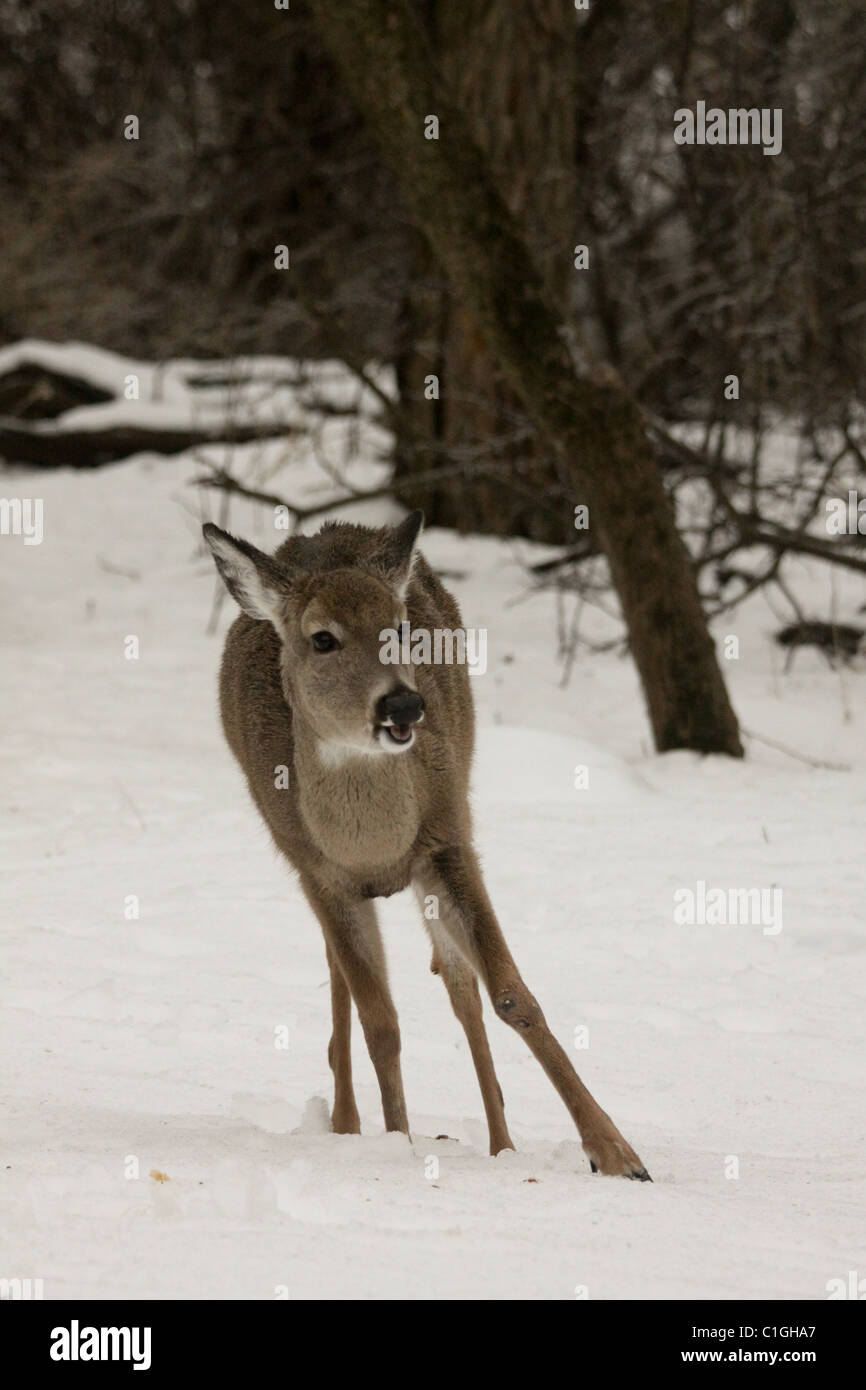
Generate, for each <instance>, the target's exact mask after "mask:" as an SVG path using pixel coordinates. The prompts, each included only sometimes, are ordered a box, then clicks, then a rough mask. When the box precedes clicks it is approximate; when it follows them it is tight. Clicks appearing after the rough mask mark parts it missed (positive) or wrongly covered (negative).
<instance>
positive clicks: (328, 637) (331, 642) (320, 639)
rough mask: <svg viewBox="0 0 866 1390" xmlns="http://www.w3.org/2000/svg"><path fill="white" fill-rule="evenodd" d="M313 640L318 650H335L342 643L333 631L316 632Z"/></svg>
mask: <svg viewBox="0 0 866 1390" xmlns="http://www.w3.org/2000/svg"><path fill="white" fill-rule="evenodd" d="M312 642H313V647H314V648H315V650H316V651H317V652H333V651H335V650H336V648H337V647H339V645H340V644H339V642H338V641H337V639H336V637H335V636H334V634H333V633H332V632H314V633H313V637H312Z"/></svg>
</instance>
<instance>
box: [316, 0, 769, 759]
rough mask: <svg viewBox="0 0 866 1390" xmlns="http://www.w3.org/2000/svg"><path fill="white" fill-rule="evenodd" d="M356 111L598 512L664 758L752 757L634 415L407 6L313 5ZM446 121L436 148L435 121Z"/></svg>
mask: <svg viewBox="0 0 866 1390" xmlns="http://www.w3.org/2000/svg"><path fill="white" fill-rule="evenodd" d="M311 4H312V10H313V13H314V15H315V17H316V21H317V23H318V25H319V28H320V30H321V32H322V35H323V37H324V39H325V41H326V43H327V44H328V46H329V48H330V49H331V52H332V53H333V55H334V57H335V59H336V60H337V63H338V65H339V67H340V68H341V70H342V72H343V75H344V77H345V80H346V82H347V83H348V85H349V87H350V89H351V91H352V93H353V95H354V98H355V100H356V102H357V104H358V107H359V109H360V110H361V112H362V114H363V115H364V116H365V117H366V119H367V120H368V121H369V123H370V124H371V126H372V128H373V129H374V131H375V133H376V135H377V138H378V139H379V142H380V144H381V146H382V148H383V150H384V152H385V155H386V157H387V159H388V160H389V162H390V163H391V164H392V166H393V167H394V169H395V170H396V172H397V174H398V177H399V178H400V181H401V183H402V186H403V190H404V194H405V196H406V198H407V200H408V202H409V204H410V206H411V208H412V210H413V213H414V216H415V218H416V221H417V223H418V225H419V226H420V227H421V228H423V230H424V233H425V235H426V237H427V238H428V240H429V242H430V244H431V246H432V248H433V251H434V253H435V255H436V258H437V260H438V262H439V264H440V265H441V266H442V267H443V269H444V270H445V272H446V273H447V275H448V278H449V280H450V282H451V284H452V286H453V288H454V290H455V292H456V293H458V294H459V295H460V296H461V299H462V300H463V302H465V304H466V305H467V307H468V308H469V309H470V310H471V312H472V315H473V318H474V320H475V322H476V324H477V325H478V329H479V331H480V332H481V333H482V334H483V336H484V339H485V341H486V342H487V343H489V344H490V346H491V348H492V350H493V352H494V353H495V355H496V359H497V361H498V362H499V364H500V366H501V368H502V370H503V372H504V373H505V375H506V377H507V379H508V381H509V382H510V384H511V385H512V387H513V388H514V389H515V390H516V391H517V392H518V393H519V394H520V397H521V399H522V400H523V402H524V405H525V407H526V410H527V413H528V414H529V415H530V416H531V418H532V419H533V421H534V422H535V423H536V425H537V426H538V429H539V432H540V433H541V434H542V435H543V436H544V438H545V439H546V441H547V443H548V446H549V447H550V449H551V451H552V452H553V454H554V457H555V459H556V461H557V466H558V469H559V470H560V474H561V477H562V479H563V480H564V481H567V482H570V484H571V488H572V491H573V492H574V491H578V490H579V493H580V495H581V496H582V498H583V500H584V501H585V502H586V504H587V505H588V507H589V509H590V520H591V524H592V526H593V528H594V529H595V531H596V534H597V535H598V538H599V541H600V543H601V545H602V547H603V548H604V550H605V553H606V555H607V557H608V562H609V564H610V569H611V575H612V578H613V582H614V585H615V586H616V590H617V593H618V595H619V599H620V603H621V605H622V611H623V616H624V618H625V621H626V624H627V626H628V632H629V639H630V643H631V650H632V654H633V656H634V659H635V661H636V663H637V667H638V671H639V672H640V677H641V681H642V683H643V688H644V693H645V696H646V701H647V706H648V709H649V715H650V721H651V723H652V728H653V734H654V737H655V743H656V747H657V748H658V749H659V750H664V749H670V748H694V749H698V750H700V751H702V752H723V753H730V754H732V755H734V756H742V746H741V744H740V739H739V732H738V728H737V721H736V717H735V715H734V712H733V710H732V708H731V704H730V701H729V699H728V694H727V691H726V689H725V685H724V681H723V680H722V676H721V672H720V670H719V666H718V663H717V661H716V657H715V652H714V649H713V644H712V642H711V640H710V636H709V633H708V632H707V627H706V622H705V620H704V615H703V611H702V609H701V603H700V598H699V596H698V592H697V587H696V584H695V578H694V573H693V571H692V567H691V564H690V561H689V557H688V554H687V552H686V549H685V546H684V544H683V542H682V540H681V538H680V536H679V534H678V532H677V529H676V526H675V524H674V517H673V513H672V511H671V508H670V505H669V503H668V500H667V498H666V496H665V492H664V489H663V487H662V483H661V477H660V475H659V471H658V469H657V467H656V463H655V459H654V458H653V455H652V451H651V449H650V446H649V443H648V441H647V437H646V430H645V427H644V421H643V418H642V416H641V413H640V411H639V410H638V408H637V406H636V405H635V404H634V402H633V401H632V400H631V398H630V397H629V396H628V395H627V394H626V393H625V391H624V389H623V388H622V387H621V386H620V385H619V384H618V383H617V382H615V381H613V380H610V379H605V380H588V379H581V378H580V377H579V376H578V374H577V372H576V370H575V366H574V362H573V360H572V357H571V354H570V352H569V349H568V346H567V343H566V335H565V325H564V323H563V322H562V319H561V317H559V316H557V314H556V313H555V312H554V311H553V310H552V309H551V307H550V306H549V304H548V302H547V299H546V297H545V294H544V291H543V287H542V283H541V279H540V276H539V274H538V271H537V270H536V268H535V266H534V264H533V262H532V259H531V257H530V255H529V252H528V251H527V248H526V244H525V241H524V239H523V238H522V236H521V234H520V231H519V228H518V225H517V223H516V221H515V219H514V218H513V216H512V215H511V213H510V212H509V211H508V208H507V207H506V206H505V204H504V202H503V200H502V198H501V197H500V195H499V193H498V191H497V189H496V186H495V184H494V183H493V181H492V180H491V178H490V175H489V173H488V170H487V166H486V162H485V159H484V157H483V155H482V154H481V152H480V150H479V148H478V146H477V144H476V143H475V141H474V140H473V139H472V137H471V135H470V132H469V130H468V129H467V127H466V123H465V121H464V120H463V118H462V115H461V113H460V111H459V109H457V108H456V107H454V106H452V105H451V104H450V103H449V101H448V100H447V98H446V94H445V92H444V90H443V86H442V83H441V81H440V79H439V77H438V73H437V71H436V66H435V61H434V59H433V56H432V54H431V53H430V52H429V49H428V47H427V45H426V43H425V41H424V35H423V34H422V33H421V32H420V30H419V28H418V25H417V22H416V20H415V18H414V17H413V15H412V12H411V11H410V9H409V7H408V5H407V4H406V0H353V3H352V4H351V5H346V3H345V0H311ZM430 114H434V115H437V116H438V117H439V122H440V127H439V129H440V138H439V140H438V141H437V140H425V138H424V122H425V118H426V117H427V116H428V115H430Z"/></svg>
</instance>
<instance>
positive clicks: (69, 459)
mask: <svg viewBox="0 0 866 1390" xmlns="http://www.w3.org/2000/svg"><path fill="white" fill-rule="evenodd" d="M296 432H297V431H296V429H294V428H293V427H292V426H290V425H277V424H274V423H267V422H262V423H259V424H247V425H240V424H227V423H220V424H218V425H212V426H200V427H198V426H195V425H189V426H180V425H178V426H166V425H162V426H160V425H153V426H147V425H144V424H122V423H117V424H106V425H104V426H102V427H97V426H95V425H94V426H91V427H90V428H83V427H79V428H76V427H70V426H65V427H64V426H62V424H61V425H58V423H56V422H55V421H53V420H38V421H34V422H33V423H28V422H27V421H23V420H15V419H13V418H11V417H10V416H0V457H2V458H3V459H5V460H6V462H7V463H32V464H37V465H39V466H41V467H45V468H63V467H67V468H99V467H101V466H102V464H105V463H116V462H117V461H118V460H120V459H125V458H129V456H130V455H131V454H142V453H154V454H181V453H183V452H184V450H185V449H192V448H195V447H198V446H200V445H205V444H248V443H251V442H252V441H253V440H258V439H277V438H282V437H284V436H285V435H287V434H293V433H296Z"/></svg>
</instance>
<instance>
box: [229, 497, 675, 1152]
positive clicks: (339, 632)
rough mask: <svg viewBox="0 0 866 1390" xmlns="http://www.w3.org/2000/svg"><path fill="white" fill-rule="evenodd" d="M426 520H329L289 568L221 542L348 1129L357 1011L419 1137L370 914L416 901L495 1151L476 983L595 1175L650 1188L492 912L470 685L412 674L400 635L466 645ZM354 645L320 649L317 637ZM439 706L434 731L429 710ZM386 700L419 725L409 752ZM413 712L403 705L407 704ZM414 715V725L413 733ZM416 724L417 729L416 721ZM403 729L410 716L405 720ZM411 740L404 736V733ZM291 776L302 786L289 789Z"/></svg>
mask: <svg viewBox="0 0 866 1390" xmlns="http://www.w3.org/2000/svg"><path fill="white" fill-rule="evenodd" d="M422 521H423V518H422V516H421V514H420V513H412V515H411V516H409V517H407V518H406V520H405V521H404V522H403V523H401V525H400V526H397V527H395V528H390V527H383V528H379V529H376V528H371V527H365V526H355V525H350V524H346V523H328V524H327V525H325V526H324V527H323V528H322V530H321V531H320V532H319V533H318V535H316V536H312V537H293V538H292V539H290V540H287V541H285V542H284V543H283V545H282V546H281V547H280V548H279V550H278V551H277V552H276V554H275V555H273V556H267V555H264V554H263V553H262V552H260V551H258V550H256V549H255V548H254V547H252V546H250V545H249V544H248V543H247V542H244V541H239V540H236V539H235V538H233V537H231V536H229V535H228V534H227V533H225V532H223V531H220V530H219V529H218V528H217V527H215V526H213V525H208V526H206V527H205V528H204V533H205V538H206V540H207V542H208V544H209V546H210V547H211V550H212V552H213V554H214V558H215V560H216V562H217V567H218V569H219V570H220V573H221V574H222V576H223V579H224V580H225V582H226V584H227V586H228V588H229V590H230V592H231V593H232V594H233V595H234V597H235V598H236V599H237V600H238V602H239V603H240V605H241V607H242V609H243V610H244V611H243V612H242V614H241V616H240V617H239V618H238V619H237V620H236V621H235V623H234V624H233V626H232V628H231V629H230V631H229V634H228V637H227V640H226V646H225V653H224V656H223V663H222V671H221V677H220V704H221V710H222V718H223V726H224V728H225V733H226V738H227V740H228V742H229V745H230V747H231V749H232V751H233V752H234V754H235V756H236V758H237V759H238V762H239V763H240V765H241V767H242V768H243V770H244V772H245V774H246V777H247V781H248V783H249V787H250V791H251V793H252V796H253V798H254V800H255V802H256V804H257V806H258V808H259V810H260V812H261V814H262V816H263V818H264V820H265V823H266V824H267V825H268V827H269V829H270V831H271V834H272V836H273V838H274V841H275V842H276V845H277V847H278V848H279V849H280V850H281V852H282V853H283V854H284V855H285V856H286V858H287V859H288V860H289V862H290V863H291V864H292V865H293V866H294V868H295V869H296V870H297V872H298V874H299V876H300V881H301V885H302V887H303V889H304V892H305V894H306V896H307V899H308V901H309V903H310V906H311V907H312V909H313V912H314V913H315V915H316V917H317V918H318V920H319V923H320V925H321V928H322V931H323V933H324V937H325V943H326V950H327V958H328V964H329V968H330V972H331V1002H332V1012H333V1034H332V1038H331V1043H330V1046H329V1049H328V1055H329V1061H330V1064H331V1067H332V1070H333V1072H334V1085H335V1096H334V1109H333V1115H332V1124H333V1128H334V1129H335V1130H336V1131H338V1132H352V1133H357V1132H359V1131H360V1122H359V1118H358V1110H357V1106H356V1104H355V1097H354V1092H353V1089H352V1070H351V1047H350V1027H351V1006H350V1000H352V999H353V1000H354V1002H355V1005H356V1008H357V1010H358V1016H359V1018H360V1021H361V1026H362V1028H363V1031H364V1035H365V1039H366V1042H367V1047H368V1050H369V1053H370V1057H371V1059H372V1062H373V1066H374V1068H375V1071H376V1075H377V1078H378V1081H379V1087H380V1090H381V1094H382V1108H383V1112H384V1117H385V1125H386V1128H387V1129H389V1130H402V1131H404V1132H405V1133H408V1129H409V1126H408V1120H407V1116H406V1104H405V1100H404V1096H403V1083H402V1078H401V1074H400V1033H399V1028H398V1023H397V1014H396V1011H395V1009H394V1004H393V1002H392V999H391V995H390V991H389V989H388V982H387V974H386V968H385V961H384V955H383V951H382V943H381V938H380V935H379V930H378V926H377V923H376V916H375V909H374V906H373V902H372V899H374V898H377V897H387V896H389V895H390V894H392V893H396V892H399V891H400V890H401V889H403V888H405V887H407V886H409V885H410V884H411V885H412V887H413V888H414V890H415V892H416V894H417V896H418V897H419V900H420V901H421V903H422V905H423V904H424V902H425V901H427V900H429V898H430V896H431V895H433V896H434V897H435V899H436V901H437V904H438V918H434V919H433V920H427V919H426V917H425V926H426V927H427V928H428V931H429V933H430V936H431V939H432V942H433V963H432V967H431V968H432V969H433V970H434V972H435V973H437V974H439V975H441V976H442V979H443V981H444V983H445V986H446V989H447V991H448V995H449V998H450V1001H451V1004H452V1007H453V1009H454V1012H455V1014H456V1016H457V1018H458V1019H459V1021H460V1023H461V1024H462V1026H463V1028H464V1030H465V1032H466V1037H467V1041H468V1043H469V1048H470V1051H471V1054H472V1059H473V1062H474V1064H475V1068H476V1072H477V1074H478V1080H479V1085H480V1087H481V1094H482V1099H483V1102H484V1107H485V1112H486V1115H487V1120H488V1126H489V1131H490V1150H491V1153H498V1152H499V1151H500V1150H501V1149H505V1148H512V1147H513V1145H512V1143H511V1139H510V1137H509V1134H508V1128H507V1125H506V1123H505V1113H504V1109H503V1103H502V1093H501V1090H500V1088H499V1083H498V1081H497V1079H496V1073H495V1071H494V1067H493V1061H492V1058H491V1055H490V1047H489V1043H488V1040H487V1034H486V1031H485V1028H484V1023H483V1019H482V1010H481V999H480V995H479V991H478V985H477V980H476V976H480V978H481V980H482V982H483V984H484V985H485V987H486V989H487V991H488V993H489V995H490V998H491V1001H492V1003H493V1007H494V1010H495V1011H496V1013H497V1014H498V1015H499V1017H500V1018H502V1019H503V1020H504V1021H505V1022H506V1023H508V1024H509V1025H510V1026H511V1027H512V1028H515V1029H516V1030H518V1031H519V1032H520V1033H521V1034H522V1036H523V1037H524V1038H525V1040H526V1042H527V1044H528V1046H529V1047H530V1049H531V1050H532V1052H533V1053H534V1054H535V1056H536V1057H537V1058H538V1060H539V1061H540V1063H541V1065H542V1067H543V1068H544V1070H545V1071H546V1072H547V1075H548V1076H549V1077H550V1079H551V1081H552V1082H553V1084H554V1086H555V1087H556V1089H557V1091H558V1092H559V1094H560V1096H561V1097H562V1099H563V1101H564V1102H565V1104H566V1106H567V1108H568V1110H569V1111H570V1113H571V1115H572V1117H573V1119H574V1121H575V1124H576V1125H577V1128H578V1130H579V1132H580V1135H581V1139H582V1141H583V1147H584V1149H585V1151H586V1153H587V1155H588V1157H589V1159H590V1162H591V1163H592V1166H593V1167H594V1168H597V1169H599V1170H600V1171H601V1172H603V1173H611V1174H623V1175H625V1176H627V1177H636V1178H642V1179H646V1177H647V1176H648V1175H647V1173H646V1170H645V1169H644V1167H643V1164H642V1163H641V1161H640V1159H639V1158H638V1157H637V1154H636V1153H635V1152H634V1150H633V1149H632V1148H631V1147H630V1146H629V1145H628V1144H627V1143H626V1141H625V1140H624V1139H623V1138H622V1135H621V1134H620V1133H619V1131H618V1130H617V1128H616V1126H615V1125H614V1124H613V1122H612V1121H611V1120H610V1118H609V1117H608V1116H607V1115H606V1114H605V1113H604V1111H603V1110H601V1108H600V1107H599V1106H598V1105H597V1104H596V1102H595V1101H594V1100H593V1098H592V1096H591V1095H590V1094H589V1092H588V1091H587V1090H586V1088H585V1086H584V1085H583V1083H582V1082H581V1081H580V1079H579V1077H578V1076H577V1075H576V1073H575V1071H574V1069H573V1067H572V1065H571V1063H570V1061H569V1060H568V1057H567V1056H566V1054H565V1052H564V1051H563V1049H562V1048H561V1047H560V1045H559V1044H558V1043H557V1042H556V1040H555V1038H554V1037H553V1035H552V1034H551V1033H550V1030H549V1029H548V1027H547V1024H546V1023H545V1020H544V1016H543V1014H542V1012H541V1009H540V1008H539V1006H538V1004H537V1002H536V1000H535V999H534V998H533V996H532V995H531V994H530V992H529V990H528V989H527V987H526V985H525V984H524V983H523V980H522V979H521V976H520V974H519V972H518V970H517V967H516V965H515V963H514V961H513V959H512V957H511V954H510V952H509V950H508V947H507V945H506V942H505V939H504V937H503V935H502V932H501V929H500V927H499V924H498V922H497V920H496V917H495V915H494V912H493V909H492V907H491V905H490V902H489V899H488V897H487V893H486V891H485V888H484V883H483V880H482V877H481V872H480V869H479V866H478V861H477V858H476V855H475V851H474V849H473V845H472V828H471V822H470V814H469V804H468V788H469V772H470V766H471V760H472V749H473V736H474V728H473V726H474V718H473V706H472V694H471V689H470V681H469V676H468V672H467V669H466V667H465V666H464V665H458V664H452V665H448V664H441V665H436V664H429V665H417V666H415V665H406V666H394V665H387V664H383V663H382V661H381V659H380V652H381V647H382V642H381V638H380V634H381V632H382V631H383V630H384V629H399V627H400V624H401V622H402V621H404V620H408V621H409V623H410V624H411V628H412V630H413V631H416V630H418V629H426V630H427V631H431V632H432V631H433V630H435V629H437V628H438V629H443V628H450V629H458V628H460V627H461V626H462V621H461V617H460V611H459V609H458V607H457V604H456V603H455V601H454V599H453V598H452V597H451V595H450V594H449V593H448V592H447V590H446V589H445V588H444V587H443V586H442V584H441V583H440V582H439V580H438V578H437V577H436V575H435V574H434V572H433V571H432V569H431V568H430V566H429V565H428V564H427V563H426V561H425V560H424V559H423V557H422V556H421V555H419V554H418V553H417V551H416V550H415V545H416V542H417V538H418V534H419V532H420V529H421V524H422ZM322 633H330V634H331V638H332V640H334V641H337V642H338V643H339V646H338V647H337V648H336V649H335V650H332V651H325V652H321V651H318V650H316V648H315V646H314V644H313V640H312V639H313V635H314V634H320V637H319V638H317V641H319V640H321V634H322ZM418 696H420V699H421V701H423V719H421V720H420V721H419V720H418V717H417V716H418V714H419V713H420V702H419V701H418V698H417V697H418ZM383 701H388V702H389V705H392V706H393V707H394V709H395V710H396V709H397V708H398V707H399V709H400V710H403V711H406V713H405V718H406V719H407V720H409V721H410V722H409V723H406V724H401V723H397V724H396V728H395V729H394V730H393V732H394V734H395V735H396V736H399V738H400V740H401V742H400V743H399V744H398V743H396V742H395V738H394V737H392V736H391V734H390V733H389V731H388V729H387V728H383V727H382V725H383V718H382V714H383V709H384V708H385V706H384V705H383ZM401 702H402V703H401ZM410 715H411V718H410ZM401 717H403V716H401ZM395 722H396V717H395ZM407 730H409V737H408V738H407V739H406V738H405V735H406V731H407ZM283 767H285V768H287V769H288V785H287V786H283V785H281V784H282V782H283V781H284V780H285V779H284V778H281V777H280V776H279V774H278V769H280V768H283Z"/></svg>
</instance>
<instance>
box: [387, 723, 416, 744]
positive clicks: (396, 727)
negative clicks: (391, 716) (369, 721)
mask: <svg viewBox="0 0 866 1390" xmlns="http://www.w3.org/2000/svg"><path fill="white" fill-rule="evenodd" d="M382 727H383V728H384V730H385V734H386V736H387V737H388V738H389V739H390V740H391V742H392V743H411V741H412V725H411V724H384V725H383V726H382Z"/></svg>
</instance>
